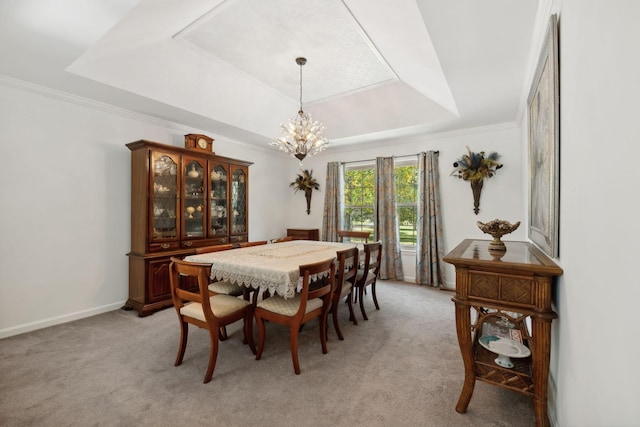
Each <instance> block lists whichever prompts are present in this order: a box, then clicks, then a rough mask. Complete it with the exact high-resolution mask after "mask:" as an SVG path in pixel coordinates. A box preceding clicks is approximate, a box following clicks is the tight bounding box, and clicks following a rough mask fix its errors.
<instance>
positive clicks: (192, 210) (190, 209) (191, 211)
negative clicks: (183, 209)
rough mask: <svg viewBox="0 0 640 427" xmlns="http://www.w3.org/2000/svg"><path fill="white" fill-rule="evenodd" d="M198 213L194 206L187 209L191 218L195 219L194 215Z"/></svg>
mask: <svg viewBox="0 0 640 427" xmlns="http://www.w3.org/2000/svg"><path fill="white" fill-rule="evenodd" d="M195 211H196V208H194V207H193V206H189V207H188V208H187V213H188V214H189V218H193V213H194V212H195Z"/></svg>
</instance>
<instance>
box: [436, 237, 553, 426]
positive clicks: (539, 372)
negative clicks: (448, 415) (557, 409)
mask: <svg viewBox="0 0 640 427" xmlns="http://www.w3.org/2000/svg"><path fill="white" fill-rule="evenodd" d="M489 242H490V241H489V240H472V239H466V240H463V241H462V242H461V243H460V244H459V245H458V246H456V247H455V248H454V249H453V250H452V251H451V252H449V253H448V254H447V255H446V256H445V257H444V261H446V262H448V263H450V264H453V265H455V267H456V294H455V297H454V298H453V299H452V300H453V302H454V303H455V307H456V330H457V334H458V343H459V344H460V352H461V353H462V360H463V362H464V371H465V379H464V385H463V387H462V392H461V393H460V397H459V399H458V403H457V405H456V411H458V412H459V413H464V412H466V410H467V406H468V405H469V402H470V400H471V396H472V394H473V388H474V386H475V382H476V380H478V381H483V382H486V383H489V384H493V385H496V386H499V387H503V388H507V389H510V390H514V391H517V392H519V393H522V394H524V395H527V396H530V397H531V398H533V404H534V412H535V417H536V426H544V427H546V426H548V425H549V419H548V416H547V381H548V376H549V354H550V349H551V321H552V319H554V318H556V317H557V316H556V313H554V312H553V310H551V283H552V281H553V279H554V277H555V276H559V275H561V274H562V269H561V268H560V267H558V265H556V264H555V263H554V262H553V261H552V260H551V259H550V258H548V257H547V256H546V255H544V254H543V253H542V252H541V251H540V250H539V249H538V248H536V247H535V246H534V245H532V244H531V243H528V242H504V243H505V244H506V247H507V250H506V252H504V253H495V252H493V253H490V252H489ZM471 308H473V309H474V310H475V314H476V315H475V317H474V319H473V322H472V318H471ZM496 318H501V319H502V318H504V319H505V320H507V321H509V322H511V323H513V324H514V326H513V328H514V329H517V330H520V331H521V333H522V335H523V341H524V344H525V345H528V347H529V348H530V349H531V356H529V357H526V358H522V359H513V362H514V365H515V366H514V367H513V368H505V367H502V366H499V365H498V364H496V363H495V362H494V359H495V357H496V355H495V354H493V353H491V352H490V351H488V350H486V349H485V348H484V347H482V346H481V345H480V344H479V343H478V339H479V338H480V336H481V335H482V330H483V329H482V328H483V325H484V323H485V322H495V320H496ZM528 319H530V323H531V327H530V328H529V327H528V326H527V323H528Z"/></svg>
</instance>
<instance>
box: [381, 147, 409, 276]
mask: <svg viewBox="0 0 640 427" xmlns="http://www.w3.org/2000/svg"><path fill="white" fill-rule="evenodd" d="M393 163H394V161H393V157H378V158H376V184H375V192H376V202H375V212H374V214H375V217H376V237H377V238H378V240H379V241H381V242H382V261H381V263H380V272H379V273H378V274H379V276H380V278H381V279H393V280H403V279H404V272H403V271H402V257H401V254H400V233H399V230H398V217H397V216H396V180H395V177H394V165H393Z"/></svg>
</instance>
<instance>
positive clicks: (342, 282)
mask: <svg viewBox="0 0 640 427" xmlns="http://www.w3.org/2000/svg"><path fill="white" fill-rule="evenodd" d="M336 255H337V263H338V266H337V267H336V270H337V274H336V285H335V290H334V291H333V297H332V302H331V316H332V318H333V327H334V328H335V330H336V335H338V339H340V340H344V337H343V335H342V331H341V330H340V326H339V324H338V307H339V306H340V301H342V299H343V298H344V297H346V302H347V304H348V306H349V320H351V321H352V322H353V323H354V324H355V325H357V324H358V322H357V321H356V317H355V316H354V315H353V302H352V301H353V298H352V295H351V294H352V291H353V283H354V282H355V280H356V275H357V272H358V262H359V256H358V248H357V247H354V248H351V249H346V250H344V251H337V252H336Z"/></svg>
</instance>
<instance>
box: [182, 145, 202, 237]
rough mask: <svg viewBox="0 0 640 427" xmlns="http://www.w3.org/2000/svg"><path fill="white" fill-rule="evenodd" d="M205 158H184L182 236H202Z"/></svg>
mask: <svg viewBox="0 0 640 427" xmlns="http://www.w3.org/2000/svg"><path fill="white" fill-rule="evenodd" d="M205 171H206V160H205V161H203V160H200V159H189V158H186V157H185V158H184V176H183V178H182V179H183V180H184V185H183V188H184V194H183V195H182V200H183V202H182V217H183V222H182V234H183V237H184V238H194V237H203V236H204V227H205V223H206V221H205V220H206V203H205V200H206V187H205V185H206V182H205V178H204V177H205Z"/></svg>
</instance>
